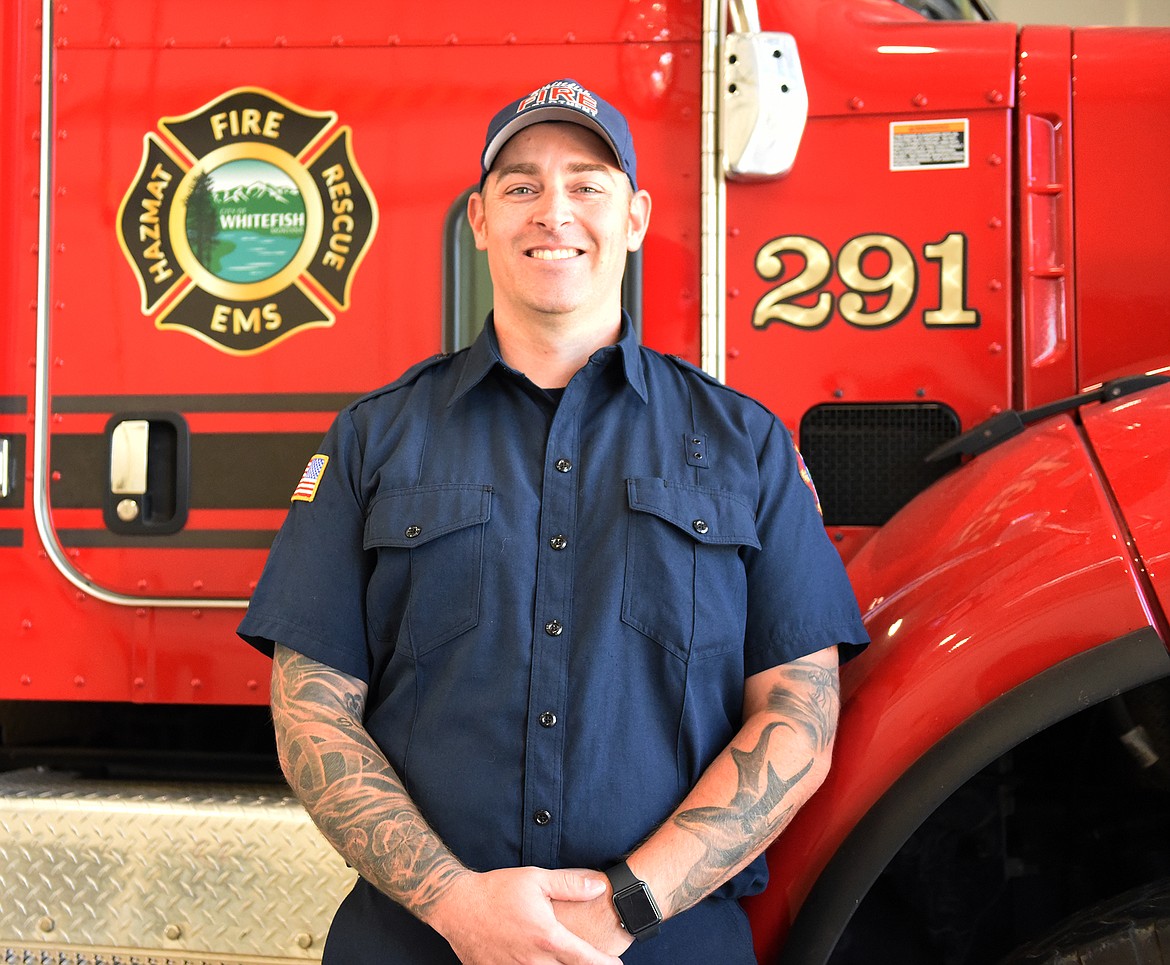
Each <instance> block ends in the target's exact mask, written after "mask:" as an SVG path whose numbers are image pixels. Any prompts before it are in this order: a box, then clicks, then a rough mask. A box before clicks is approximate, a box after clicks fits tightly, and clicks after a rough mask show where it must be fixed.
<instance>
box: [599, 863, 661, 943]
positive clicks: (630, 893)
mask: <svg viewBox="0 0 1170 965" xmlns="http://www.w3.org/2000/svg"><path fill="white" fill-rule="evenodd" d="M605 876H606V877H607V878H608V879H609V883H610V884H611V885H613V906H614V908H616V909H617V913H618V918H620V919H621V920H622V928H624V929H625V930H626V931H628V932H629V933H630V935H631V937H633V938H634V939H635V940H636V941H640V942H644V941H646V939H648V938H653V937H654V936H655V935H657V934H658V926H659V925H661V924H662V912H660V911H659V910H658V903H657V902H656V901H655V900H654V896H653V895H652V894H650V888H649V887H648V886H647V885H646V882H644V881H640V880H638V878H636V877H635V876H634V872H632V871H631V870H630V866H629V865H628V864H626V863H625V862H624V861H619V862H618V863H617V864H615V865H614V866H613V867H612V868H610V869H609V870H608V871H607V872H606V873H605Z"/></svg>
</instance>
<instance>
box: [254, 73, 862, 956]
mask: <svg viewBox="0 0 1170 965" xmlns="http://www.w3.org/2000/svg"><path fill="white" fill-rule="evenodd" d="M468 217H469V219H470V223H471V226H472V229H473V231H474V235H475V240H476V244H477V245H478V247H479V248H480V249H482V250H485V251H486V252H487V255H488V263H489V267H490V270H491V275H492V280H493V283H494V310H493V313H492V315H491V316H490V317H489V319H488V322H487V324H486V327H485V330H484V332H483V334H482V335H481V336H480V338H479V339H478V340H477V342H476V343H475V344H474V345H473V346H472V347H471V348H470V349H468V350H466V351H463V352H459V353H456V354H454V355H452V356H450V357H440V358H435V359H431V360H429V361H427V362H424V363H421V364H420V365H418V366H416V367H415V368H413V369H412V370H410V371H409V372H407V373H406V374H405V375H404V376H402V377H401V378H400V379H399V380H398V381H396V382H394V383H393V384H391V385H389V386H387V387H385V388H384V389H381V390H379V391H378V392H375V393H373V394H372V395H369V396H367V397H365V398H364V399H361V400H359V401H357V402H355V403H354V404H353V405H351V406H350V407H349V408H348V409H346V410H345V411H343V412H342V413H341V414H340V415H339V416H338V419H337V421H336V422H335V423H334V426H333V427H332V429H331V430H330V432H329V434H328V436H327V437H326V439H325V441H324V443H323V444H322V449H321V452H320V453H319V454H318V455H317V456H315V457H314V459H313V462H312V463H310V468H309V469H308V470H306V474H305V477H304V478H303V479H302V481H301V485H300V486H298V487H297V492H296V495H294V497H293V499H294V501H293V505H292V508H291V510H290V513H289V517H288V520H287V521H286V523H285V525H284V527H283V528H282V530H281V532H280V534H279V536H278V537H277V540H276V542H275V544H274V545H273V549H272V554H271V556H270V559H269V562H268V565H267V567H266V570H265V574H264V577H263V578H262V580H261V582H260V585H259V587H258V588H257V590H256V593H255V595H254V597H253V600H252V604H251V607H250V609H249V612H248V614H247V616H246V617H245V619H244V621H243V623H242V624H241V627H240V633H241V635H242V636H243V637H244V639H246V640H248V641H249V642H251V643H253V644H254V645H256V646H259V647H261V648H264V649H266V650H269V651H272V650H274V651H275V659H274V666H273V680H272V709H273V717H274V720H275V725H276V731H277V743H278V747H279V750H280V755H281V762H282V766H283V767H284V771H285V774H286V776H287V777H288V779H289V782H290V784H291V786H292V788H293V789H294V791H295V792H296V793H297V794H298V796H299V797H300V798H301V800H302V801H303V802H304V803H305V806H306V808H307V809H308V811H309V813H310V814H311V815H312V817H313V819H314V821H315V822H316V823H317V825H318V826H319V827H320V828H321V830H322V831H323V832H324V834H325V835H326V837H327V838H328V839H329V840H330V842H331V843H332V844H333V845H334V847H336V848H337V850H338V851H340V852H341V854H342V855H343V856H344V857H345V859H346V860H347V861H348V862H349V863H350V864H351V865H352V866H353V867H354V868H355V869H357V871H358V872H359V873H360V876H361V878H360V879H359V881H358V883H357V885H356V886H355V888H354V890H353V892H352V893H351V894H350V895H349V896H348V897H347V898H346V900H345V901H344V902H343V903H342V906H341V908H340V909H339V911H338V913H337V917H336V918H335V920H334V923H333V927H332V929H331V931H330V935H329V940H328V942H327V945H326V949H325V961H326V962H327V963H331V962H346V963H362V962H387V963H395V965H397V963H411V965H413V963H426V965H431V963H451V962H464V963H468V965H494V963H504V962H508V963H512V962H526V963H544V962H562V963H570V965H615V963H617V962H618V961H619V959H618V957H617V956H621V960H622V961H626V962H634V963H639V962H640V963H658V965H689V963H695V965H698V963H703V965H710V963H720V965H741V963H742V965H748V963H752V962H754V957H753V954H752V947H751V936H750V933H749V930H748V927H747V923H746V919H745V917H744V915H743V912H742V911H741V909H740V907H739V904H738V902H737V899H738V898H739V897H741V896H742V895H744V894H748V893H751V892H754V891H758V890H760V889H761V888H762V887H763V884H764V880H765V874H766V872H765V869H764V865H763V858H762V851H763V849H764V848H765V847H766V846H767V844H768V843H769V842H770V841H771V840H772V839H773V838H774V837H775V836H776V835H777V834H778V833H779V832H780V831H781V829H782V828H783V827H784V826H785V825H786V824H787V823H788V821H789V820H790V819H791V817H792V815H793V814H794V813H795V812H796V810H797V809H798V808H799V807H800V806H801V805H802V804H803V803H804V801H805V800H807V799H808V797H809V796H810V795H811V794H812V793H813V791H814V790H815V789H816V787H817V786H818V785H819V784H820V782H821V780H822V779H823V777H824V774H825V772H826V770H827V769H828V766H829V759H830V753H831V749H832V744H833V736H834V730H835V726H836V716H837V710H838V699H839V698H838V687H837V646H838V644H847V645H860V644H862V643H864V642H865V633H864V629H863V628H862V626H861V623H860V619H859V616H858V613H857V607H856V604H855V602H854V599H853V595H852V593H851V592H850V590H849V587H848V584H847V582H846V580H845V577H844V571H843V568H842V566H841V563H840V560H839V558H838V556H837V554H836V552H835V551H834V550H833V548H832V546H831V545H830V544H829V542H828V540H827V538H826V537H825V533H824V530H823V527H822V525H821V522H820V518H819V515H818V512H817V508H816V496H815V493H814V492H813V491H812V487H811V485H810V484H809V482H808V480H807V474H805V473H804V472H803V465H802V463H801V462H800V458H799V456H798V454H797V453H796V451H795V449H794V448H793V445H792V442H791V439H790V438H789V436H788V433H787V432H786V431H785V429H784V427H783V426H782V425H781V424H780V423H779V422H778V420H776V419H775V417H774V416H772V415H771V414H770V413H768V412H767V411H766V410H765V409H764V408H763V407H761V406H760V405H758V404H757V403H755V402H752V401H751V400H749V399H746V398H745V397H743V396H741V395H739V394H738V393H736V392H734V391H732V390H730V389H727V388H726V387H724V386H722V385H720V384H718V383H717V382H715V381H714V380H712V379H710V378H709V377H707V376H706V375H704V374H703V373H701V372H700V371H698V370H697V369H695V368H693V367H692V366H690V365H688V364H687V363H685V362H682V361H680V360H677V359H669V358H666V357H664V356H661V355H658V354H657V353H654V352H651V351H649V350H647V349H644V348H641V347H640V346H639V345H638V344H637V342H636V341H635V339H634V336H633V333H632V328H631V325H630V321H629V319H628V317H626V316H625V314H624V313H623V311H622V309H621V305H620V288H621V277H622V271H623V267H624V263H625V258H626V254H627V252H629V251H633V250H636V249H637V248H638V247H639V246H640V245H641V243H642V239H643V237H644V236H645V233H646V229H647V225H648V223H649V218H650V197H649V195H648V194H647V192H646V191H644V190H640V189H638V186H637V177H636V160H635V154H634V149H633V142H632V140H631V138H630V134H629V130H628V127H627V126H626V122H625V120H624V118H622V116H621V115H620V114H619V113H618V112H617V111H616V110H615V109H614V108H613V107H611V106H610V105H609V104H607V103H606V102H605V101H603V100H602V99H601V98H600V97H598V96H597V95H595V94H593V93H591V92H590V91H588V90H586V89H584V88H583V87H581V86H580V85H579V84H577V83H575V82H573V81H557V82H554V83H552V84H548V85H545V86H544V87H542V88H540V89H538V90H537V91H534V92H533V93H532V94H531V95H528V96H527V97H525V98H521V99H520V100H519V101H517V102H516V103H514V104H512V105H510V106H509V107H507V108H505V109H504V110H503V111H501V112H500V113H499V114H498V115H497V116H496V117H495V118H494V119H493V120H492V122H491V124H490V125H489V129H488V137H487V143H486V146H485V149H484V153H483V156H482V165H481V182H480V190H479V191H478V192H477V193H475V194H473V195H472V196H471V199H470V201H469V204H468ZM635 940H636V941H635Z"/></svg>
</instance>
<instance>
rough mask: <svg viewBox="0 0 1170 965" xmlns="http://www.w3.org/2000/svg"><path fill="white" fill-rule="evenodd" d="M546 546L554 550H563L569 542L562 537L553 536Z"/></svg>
mask: <svg viewBox="0 0 1170 965" xmlns="http://www.w3.org/2000/svg"><path fill="white" fill-rule="evenodd" d="M548 545H549V546H551V547H552V548H553V549H554V550H563V549H564V548H565V547H566V546H568V545H569V541H568V540H567V539H565V538H564V537H563V536H554V537H553V538H552V539H550V540H549V541H548Z"/></svg>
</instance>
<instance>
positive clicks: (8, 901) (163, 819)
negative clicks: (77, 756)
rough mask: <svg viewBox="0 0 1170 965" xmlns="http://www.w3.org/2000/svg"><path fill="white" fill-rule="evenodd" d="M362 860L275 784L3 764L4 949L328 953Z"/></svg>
mask: <svg viewBox="0 0 1170 965" xmlns="http://www.w3.org/2000/svg"><path fill="white" fill-rule="evenodd" d="M353 881H354V873H353V872H352V871H351V870H349V869H348V868H346V866H345V862H344V861H342V859H341V858H340V857H339V856H338V855H337V854H336V853H335V852H334V851H333V850H332V849H331V848H330V847H329V846H328V844H326V842H325V839H324V838H323V837H321V835H320V834H319V833H318V832H317V830H316V828H314V827H313V824H312V822H311V821H310V820H309V818H308V816H307V815H306V814H305V812H304V810H303V809H302V808H301V806H300V804H299V803H298V802H297V801H296V799H295V798H293V797H292V795H291V793H288V792H285V791H283V790H282V789H280V788H277V787H273V786H257V787H251V786H249V787H239V786H216V787H208V786H202V785H200V786H194V785H177V784H176V785H163V784H133V783H124V782H106V781H85V780H77V779H72V778H69V777H67V776H60V775H52V774H44V773H41V772H34V771H14V772H10V773H7V774H0V949H3V951H2V952H0V961H3V962H20V963H42V962H44V963H48V962H53V963H54V965H57V963H61V965H64V963H70V962H72V963H75V965H89V963H99V962H100V963H104V965H117V963H119V962H127V963H129V962H132V961H134V962H144V961H147V960H152V961H155V962H157V963H159V965H162V963H165V962H172V963H174V965H211V963H225V965H226V963H243V962H248V963H251V965H258V963H266V962H274V963H275V962H290V961H292V962H306V961H320V958H321V951H322V948H323V946H324V941H325V934H326V932H327V931H328V928H329V922H330V920H331V918H332V916H333V912H334V910H335V909H336V907H337V905H338V903H339V902H340V901H341V899H342V897H343V896H344V895H345V894H346V892H348V890H349V889H350V887H351V886H352V884H353Z"/></svg>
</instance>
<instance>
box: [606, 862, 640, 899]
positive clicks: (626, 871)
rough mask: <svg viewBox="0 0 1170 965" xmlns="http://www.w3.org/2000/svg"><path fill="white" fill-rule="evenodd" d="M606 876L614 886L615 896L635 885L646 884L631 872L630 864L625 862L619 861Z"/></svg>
mask: <svg viewBox="0 0 1170 965" xmlns="http://www.w3.org/2000/svg"><path fill="white" fill-rule="evenodd" d="M605 876H606V877H607V878H608V879H609V883H610V884H611V885H613V893H614V894H615V895H616V894H618V893H619V892H622V891H625V890H626V889H627V888H633V887H634V886H635V885H640V884H643V883H644V882H643V881H641V879H639V878H638V876H637V875H635V874H634V872H633V871H631V870H630V866H629V864H628V863H627V862H625V861H619V862H618V863H617V864H615V865H614V866H613V867H612V868H610V869H609V870H608V871H607V872H606V873H605Z"/></svg>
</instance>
